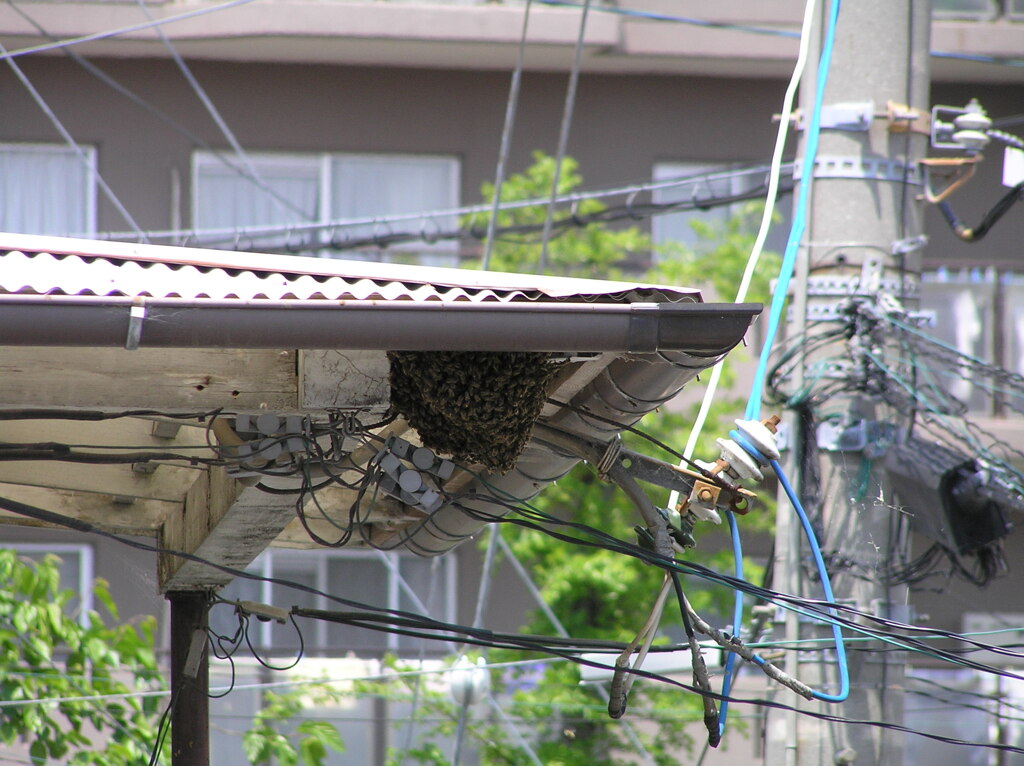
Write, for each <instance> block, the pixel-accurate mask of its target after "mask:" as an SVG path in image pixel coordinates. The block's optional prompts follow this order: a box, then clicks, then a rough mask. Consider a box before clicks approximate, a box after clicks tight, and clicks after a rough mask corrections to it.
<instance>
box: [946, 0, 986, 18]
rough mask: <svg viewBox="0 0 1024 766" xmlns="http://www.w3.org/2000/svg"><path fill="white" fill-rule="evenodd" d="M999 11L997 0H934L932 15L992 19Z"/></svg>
mask: <svg viewBox="0 0 1024 766" xmlns="http://www.w3.org/2000/svg"><path fill="white" fill-rule="evenodd" d="M998 13H999V9H998V3H997V0H935V2H934V5H933V6H932V15H933V16H934V17H935V18H937V19H978V20H986V19H993V18H995V17H996V15H997V14H998Z"/></svg>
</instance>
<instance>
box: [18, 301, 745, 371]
mask: <svg viewBox="0 0 1024 766" xmlns="http://www.w3.org/2000/svg"><path fill="white" fill-rule="evenodd" d="M760 311H761V306H760V304H734V303H723V304H715V303H690V302H682V303H623V304H619V303H549V302H542V301H537V302H524V303H498V302H487V303H469V302H442V301H431V302H417V301H378V300H371V301H347V300H342V301H326V300H313V301H302V300H277V301H272V300H251V301H243V300H202V299H199V300H197V299H175V298H159V299H154V298H141V297H136V298H129V297H110V296H81V295H24V294H23V295H0V345H8V346H90V347H126V348H137V347H142V346H149V347H160V348H303V349H321V348H346V349H378V350H392V351H398V350H401V351H442V350H444V351H555V352H602V351H619V352H656V351H686V352H692V353H699V354H704V355H712V356H714V355H721V354H724V353H725V352H726V351H728V350H729V349H731V348H732V347H733V346H735V345H736V344H737V343H738V342H739V341H740V339H741V338H742V337H743V334H744V333H745V332H746V330H747V327H748V326H749V325H750V322H751V321H752V320H753V318H754V317H755V316H756V315H757V314H758V313H760Z"/></svg>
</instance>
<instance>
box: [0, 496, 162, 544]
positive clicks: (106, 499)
mask: <svg viewBox="0 0 1024 766" xmlns="http://www.w3.org/2000/svg"><path fill="white" fill-rule="evenodd" d="M0 497H5V498H9V499H11V500H16V501H18V502H19V503H25V504H26V505H34V506H35V507H37V508H43V509H44V510H47V511H54V512H55V513H60V514H63V515H65V516H71V517H73V518H76V519H79V520H81V521H85V522H88V523H89V524H92V525H94V526H96V527H99V528H100V529H103V530H105V531H107V532H113V533H115V534H121V535H136V536H141V537H156V536H157V534H158V533H159V531H160V529H161V527H162V526H163V524H164V519H166V518H167V517H168V516H169V515H171V514H174V513H180V509H181V506H182V503H180V502H177V503H173V502H167V501H164V500H136V501H135V502H133V503H131V504H130V505H128V504H122V503H119V502H116V501H115V499H114V498H113V497H112V496H111V495H104V494H99V493H92V492H71V491H68V490H63V489H50V488H46V487H29V486H25V485H21V484H0ZM0 524H17V525H22V526H34V527H35V526H42V527H46V526H49V525H48V524H43V523H41V522H38V521H35V520H33V519H30V518H27V517H25V516H20V515H18V514H13V513H7V512H6V511H0Z"/></svg>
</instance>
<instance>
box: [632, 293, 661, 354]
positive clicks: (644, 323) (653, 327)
mask: <svg viewBox="0 0 1024 766" xmlns="http://www.w3.org/2000/svg"><path fill="white" fill-rule="evenodd" d="M629 308H630V312H629V330H628V333H629V337H628V338H627V339H626V345H627V347H628V350H629V351H639V352H641V353H649V354H653V353H654V352H655V351H657V350H658V347H659V343H658V334H659V333H658V313H659V312H660V307H659V306H658V304H657V303H631V304H630V306H629Z"/></svg>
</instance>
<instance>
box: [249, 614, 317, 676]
mask: <svg viewBox="0 0 1024 766" xmlns="http://www.w3.org/2000/svg"><path fill="white" fill-rule="evenodd" d="M288 619H289V620H291V623H292V627H293V628H295V633H296V634H297V635H298V637H299V651H298V653H297V654H296V656H295V660H294V661H293V662H291V663H290V664H288V665H282V666H277V665H271V664H270V663H269V662H267V661H266V660H264V659H263V658H262V657H260V654H259V652H257V651H256V647H254V646H253V645H252V640H251V639H250V638H249V625H250V624H251V622H250V620H249V619H248V618H245V630H244V631H243V633H244V635H245V645H246V646H247V647H249V652H250V653H251V654H252V656H253V658H254V659H255V660H256V662H258V663H259V664H260V665H262V666H263V667H265V668H266V669H267V670H281V671H283V670H291V669H292V668H294V667H295V666H296V665H298V664H299V663H300V662H301V661H302V658H303V657H305V656H306V640H305V638H304V637H303V635H302V629H301V628H300V627H299V625H298V623H297V622H295V610H294V609H293V610H292V612H291V613H290V614H289V615H288Z"/></svg>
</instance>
